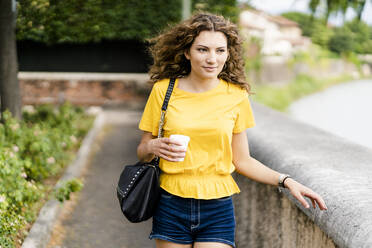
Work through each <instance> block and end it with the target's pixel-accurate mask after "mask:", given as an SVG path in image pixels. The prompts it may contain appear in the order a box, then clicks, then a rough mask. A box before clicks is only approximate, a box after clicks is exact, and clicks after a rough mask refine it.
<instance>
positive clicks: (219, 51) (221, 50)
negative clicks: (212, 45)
mask: <svg viewBox="0 0 372 248" xmlns="http://www.w3.org/2000/svg"><path fill="white" fill-rule="evenodd" d="M217 52H218V53H224V52H225V50H224V49H220V50H217Z"/></svg>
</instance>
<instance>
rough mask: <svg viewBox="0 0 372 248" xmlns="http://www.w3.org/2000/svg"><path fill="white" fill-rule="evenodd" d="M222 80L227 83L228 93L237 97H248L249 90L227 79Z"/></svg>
mask: <svg viewBox="0 0 372 248" xmlns="http://www.w3.org/2000/svg"><path fill="white" fill-rule="evenodd" d="M222 82H223V83H224V84H225V87H226V89H227V92H228V93H230V94H233V95H234V96H236V97H248V92H247V90H245V89H243V88H242V87H241V86H240V85H238V84H234V83H231V82H227V81H225V80H222Z"/></svg>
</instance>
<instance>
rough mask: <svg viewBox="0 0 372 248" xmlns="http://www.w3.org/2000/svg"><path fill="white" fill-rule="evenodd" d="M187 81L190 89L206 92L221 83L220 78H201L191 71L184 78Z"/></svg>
mask: <svg viewBox="0 0 372 248" xmlns="http://www.w3.org/2000/svg"><path fill="white" fill-rule="evenodd" d="M184 80H185V81H186V84H187V85H185V86H186V87H187V88H188V89H189V90H192V91H193V92H204V91H208V90H210V89H213V88H214V87H216V86H217V85H218V83H219V81H220V80H219V79H218V78H217V77H216V78H200V77H198V76H197V75H194V74H193V73H190V74H189V75H188V76H186V77H185V78H184Z"/></svg>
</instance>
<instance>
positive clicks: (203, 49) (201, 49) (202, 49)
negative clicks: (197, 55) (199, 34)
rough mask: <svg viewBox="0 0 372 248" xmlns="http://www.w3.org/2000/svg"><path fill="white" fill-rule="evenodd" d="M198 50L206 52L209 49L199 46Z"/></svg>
mask: <svg viewBox="0 0 372 248" xmlns="http://www.w3.org/2000/svg"><path fill="white" fill-rule="evenodd" d="M198 51H199V52H206V51H207V49H205V48H198Z"/></svg>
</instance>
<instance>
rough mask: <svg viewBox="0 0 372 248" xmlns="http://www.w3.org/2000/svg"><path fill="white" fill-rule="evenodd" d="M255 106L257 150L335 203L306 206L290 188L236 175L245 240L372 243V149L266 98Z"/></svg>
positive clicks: (252, 139)
mask: <svg viewBox="0 0 372 248" xmlns="http://www.w3.org/2000/svg"><path fill="white" fill-rule="evenodd" d="M253 109H254V113H255V117H256V122H257V126H256V127H254V128H252V129H249V130H248V132H247V133H248V140H249V144H250V152H251V155H252V156H253V157H254V158H256V159H257V160H259V161H261V162H262V163H264V164H265V165H267V166H269V167H270V168H272V169H274V170H277V171H279V172H282V173H288V174H290V175H292V176H293V177H294V178H295V179H296V180H297V181H299V182H301V183H302V184H304V185H306V186H308V187H310V188H312V189H313V190H314V191H316V192H317V193H319V194H320V195H321V196H322V197H323V198H324V199H325V201H326V204H327V207H328V210H327V211H320V210H319V209H316V210H314V209H312V208H311V209H305V208H303V207H302V206H301V205H300V204H299V202H297V201H296V200H295V199H294V198H293V197H292V196H291V195H290V194H289V192H288V191H287V190H286V191H285V192H284V194H283V193H282V194H280V193H279V192H278V191H277V189H276V188H275V187H272V186H268V185H264V184H259V183H255V182H252V181H251V180H249V179H246V178H243V177H242V176H240V175H235V177H236V179H237V181H238V184H239V186H240V188H241V190H242V193H240V194H239V195H237V196H236V197H235V198H234V200H235V206H236V209H235V211H236V215H237V235H236V236H237V245H238V247H260V248H264V247H268V248H275V247H285V248H288V247H301V248H306V247H317V248H321V247H350V248H351V247H352V248H354V247H355V248H362V247H372V150H371V149H368V148H366V147H362V146H359V145H356V144H353V143H351V142H349V141H348V140H345V139H343V138H340V137H336V136H334V135H332V134H329V133H327V132H324V131H321V130H319V129H317V128H315V127H312V126H309V125H307V124H305V123H300V122H298V121H295V120H292V119H290V118H289V117H288V116H286V115H284V114H282V113H279V112H277V111H274V110H271V109H269V108H266V107H263V106H261V105H259V104H254V105H253ZM309 203H310V202H309ZM310 206H311V203H310Z"/></svg>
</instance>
